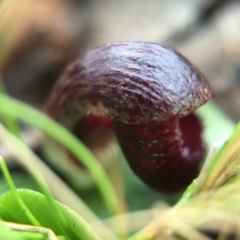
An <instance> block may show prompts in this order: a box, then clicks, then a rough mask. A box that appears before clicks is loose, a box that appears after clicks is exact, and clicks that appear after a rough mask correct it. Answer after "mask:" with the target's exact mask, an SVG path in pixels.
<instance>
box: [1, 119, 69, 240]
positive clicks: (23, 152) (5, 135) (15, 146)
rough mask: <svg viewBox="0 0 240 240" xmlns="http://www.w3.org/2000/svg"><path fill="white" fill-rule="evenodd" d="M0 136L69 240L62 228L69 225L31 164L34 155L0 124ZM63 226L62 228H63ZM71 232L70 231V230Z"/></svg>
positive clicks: (39, 174) (40, 176) (40, 174)
mask: <svg viewBox="0 0 240 240" xmlns="http://www.w3.org/2000/svg"><path fill="white" fill-rule="evenodd" d="M0 136H1V138H0V139H1V140H3V139H4V140H5V141H6V142H4V144H5V145H6V146H7V147H8V148H10V149H11V150H12V152H13V154H14V155H15V157H18V158H20V159H21V162H22V163H23V165H24V166H25V167H26V168H27V170H28V171H29V172H30V174H31V175H32V176H33V178H34V179H35V180H36V182H37V184H38V186H39V188H40V189H41V191H42V193H43V194H44V195H45V196H46V198H47V200H48V202H49V204H50V205H51V207H52V209H53V211H54V212H55V216H56V222H57V223H58V224H59V227H60V228H61V230H62V232H63V233H64V234H65V236H66V239H68V240H70V239H69V238H68V237H67V236H68V234H67V233H66V231H65V228H64V226H65V227H66V228H67V229H69V225H68V224H67V222H66V221H65V218H64V217H63V216H62V213H61V212H60V209H59V208H58V207H57V206H56V204H55V201H54V199H53V196H52V194H51V191H50V190H49V188H48V186H47V183H46V181H45V178H44V176H43V175H42V173H41V172H40V171H38V167H37V166H35V165H34V164H33V161H32V159H34V158H35V157H36V156H35V154H34V153H33V152H32V151H31V150H30V149H29V148H28V147H27V146H26V145H25V144H24V143H23V142H22V141H21V140H19V139H18V138H17V137H16V136H15V135H13V134H11V133H10V132H8V131H7V130H6V129H4V127H3V126H2V125H1V124H0ZM63 224H64V226H63ZM70 231H71V229H70Z"/></svg>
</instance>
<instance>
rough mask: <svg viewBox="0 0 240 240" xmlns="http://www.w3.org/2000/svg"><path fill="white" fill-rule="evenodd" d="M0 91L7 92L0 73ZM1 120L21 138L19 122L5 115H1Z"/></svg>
mask: <svg viewBox="0 0 240 240" xmlns="http://www.w3.org/2000/svg"><path fill="white" fill-rule="evenodd" d="M0 93H2V94H7V91H6V89H5V86H4V84H3V79H2V76H1V74H0ZM1 120H2V122H3V124H4V125H5V126H6V127H7V129H8V130H9V131H11V132H12V133H13V134H14V135H16V136H17V137H19V138H21V130H20V127H19V124H18V122H17V120H16V119H13V118H11V117H9V116H6V115H2V116H1Z"/></svg>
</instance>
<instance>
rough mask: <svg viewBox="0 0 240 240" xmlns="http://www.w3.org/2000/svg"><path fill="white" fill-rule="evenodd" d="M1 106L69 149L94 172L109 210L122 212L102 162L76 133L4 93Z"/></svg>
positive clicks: (2, 113) (0, 95)
mask: <svg viewBox="0 0 240 240" xmlns="http://www.w3.org/2000/svg"><path fill="white" fill-rule="evenodd" d="M0 106H1V108H0V114H1V115H7V116H9V117H12V118H19V119H21V120H23V121H25V122H27V123H29V124H31V125H33V126H35V127H37V128H39V129H41V130H42V131H43V132H44V133H46V134H47V135H48V136H50V137H51V138H52V139H54V140H55V141H57V142H58V143H60V144H62V146H63V147H65V148H66V149H68V150H69V151H70V152H71V153H72V154H73V155H74V156H75V157H76V158H77V159H78V160H79V161H80V162H81V163H82V164H83V165H84V166H85V167H86V169H88V170H89V172H90V173H91V174H92V176H93V178H94V179H95V181H96V185H97V187H98V189H99V191H100V194H101V196H102V198H103V200H104V202H105V204H106V206H107V208H108V209H109V211H110V212H111V213H113V214H117V213H119V212H120V205H119V202H118V199H117V196H116V193H115V191H114V189H113V186H112V184H111V182H110V181H109V179H108V177H107V175H106V173H105V172H104V170H103V168H102V166H101V164H100V163H99V162H98V161H97V159H96V158H95V157H94V155H93V154H92V153H91V152H90V151H89V150H88V149H87V148H86V147H85V146H84V145H83V144H82V143H81V142H80V141H79V140H78V139H77V138H76V137H75V136H74V135H72V134H71V133H70V132H69V131H68V130H67V129H65V128H64V127H62V126H61V125H60V124H58V123H56V122H55V121H54V120H52V119H50V118H49V117H48V116H46V115H44V114H42V113H41V112H39V111H37V110H35V109H33V108H32V107H29V106H28V105H26V104H24V103H22V102H20V101H17V100H13V99H12V98H10V97H8V96H5V95H3V94H0Z"/></svg>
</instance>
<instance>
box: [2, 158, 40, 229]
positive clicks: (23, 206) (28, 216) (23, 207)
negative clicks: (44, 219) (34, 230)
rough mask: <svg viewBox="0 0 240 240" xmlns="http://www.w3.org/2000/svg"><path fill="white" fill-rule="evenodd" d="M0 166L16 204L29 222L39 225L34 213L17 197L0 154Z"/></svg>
mask: <svg viewBox="0 0 240 240" xmlns="http://www.w3.org/2000/svg"><path fill="white" fill-rule="evenodd" d="M0 167H1V168H2V172H3V175H4V177H5V179H6V182H7V184H8V186H9V188H10V189H11V191H12V192H13V194H14V196H15V198H16V200H17V202H18V204H19V205H20V207H21V209H22V210H23V212H24V214H25V215H26V216H27V218H28V219H29V220H30V222H31V223H32V224H33V225H34V226H41V224H40V222H39V221H38V220H37V219H36V218H35V217H34V215H33V214H32V213H31V211H30V210H29V209H28V207H27V206H26V204H25V203H24V202H23V200H22V199H21V198H20V197H19V195H18V194H17V191H16V187H15V185H14V183H13V181H12V178H11V175H10V174H9V171H8V168H7V166H6V164H5V162H4V159H3V158H2V157H1V156H0Z"/></svg>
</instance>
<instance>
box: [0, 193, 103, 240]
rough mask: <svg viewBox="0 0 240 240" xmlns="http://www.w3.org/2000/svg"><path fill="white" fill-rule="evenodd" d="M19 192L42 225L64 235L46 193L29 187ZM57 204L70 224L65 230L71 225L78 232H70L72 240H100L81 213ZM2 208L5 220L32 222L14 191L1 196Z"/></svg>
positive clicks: (1, 214)
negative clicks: (43, 193) (78, 213)
mask: <svg viewBox="0 0 240 240" xmlns="http://www.w3.org/2000/svg"><path fill="white" fill-rule="evenodd" d="M17 193H18V195H19V197H20V198H21V199H22V200H23V202H24V203H25V205H26V206H27V207H28V209H29V210H30V211H31V213H32V214H33V215H34V216H35V218H36V219H37V220H38V221H39V222H40V224H41V226H43V227H45V228H49V229H52V230H53V232H54V233H55V234H56V235H63V232H62V230H61V228H60V227H59V224H58V223H57V221H58V219H56V217H55V214H54V211H53V209H52V208H51V206H50V205H49V203H48V201H47V199H46V197H45V196H44V195H42V194H40V193H38V192H35V191H32V190H28V189H18V190H17ZM56 205H57V206H58V207H59V209H60V211H61V213H62V215H63V216H64V218H65V219H66V222H67V224H68V226H64V227H66V228H65V231H66V232H67V231H68V229H69V226H71V228H74V229H75V231H74V232H75V233H76V235H77V238H76V236H75V234H74V235H73V234H72V233H71V232H68V234H69V238H70V239H71V240H75V239H76V240H81V239H88V240H91V239H92V240H100V237H99V236H98V235H97V234H96V233H95V232H94V230H93V229H92V228H91V227H90V226H89V225H88V224H87V223H86V222H85V220H83V219H82V218H81V217H80V216H79V215H77V214H76V213H75V212H73V211H72V210H70V209H69V208H67V207H66V206H65V205H63V204H61V203H59V202H57V201H56ZM0 209H1V211H0V217H1V218H2V219H3V220H4V221H9V222H16V223H21V224H26V225H30V224H31V222H30V221H29V219H28V218H27V217H26V215H25V214H24V211H25V209H22V208H21V207H20V206H19V204H18V202H17V200H16V198H15V196H14V194H13V193H12V192H7V193H5V194H3V195H2V196H0Z"/></svg>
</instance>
